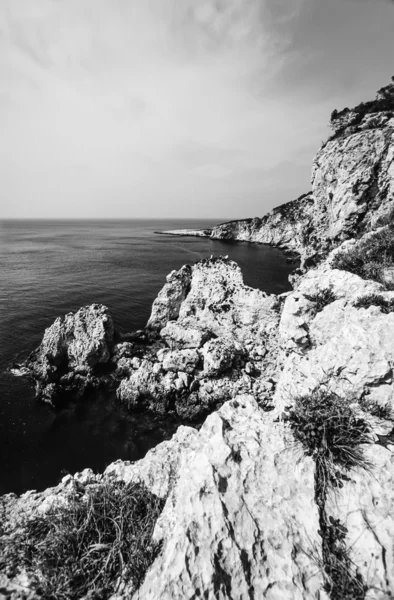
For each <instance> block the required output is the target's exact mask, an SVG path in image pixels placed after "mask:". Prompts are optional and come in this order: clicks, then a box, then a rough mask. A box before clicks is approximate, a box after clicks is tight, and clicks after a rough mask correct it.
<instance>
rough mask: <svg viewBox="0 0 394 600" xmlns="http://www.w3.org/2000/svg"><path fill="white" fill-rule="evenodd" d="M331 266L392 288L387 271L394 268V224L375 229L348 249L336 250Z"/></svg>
mask: <svg viewBox="0 0 394 600" xmlns="http://www.w3.org/2000/svg"><path fill="white" fill-rule="evenodd" d="M331 266H332V268H333V269H341V270H343V271H350V273H354V274H356V275H359V276H360V277H362V278H363V279H372V280H373V281H377V282H378V283H381V284H382V285H384V287H385V288H386V289H387V290H393V289H394V278H393V279H391V278H390V277H388V273H389V272H390V270H391V269H394V224H390V225H389V226H387V227H385V228H384V229H381V230H379V231H376V232H375V233H373V234H371V235H370V236H369V237H368V238H366V239H364V240H361V241H360V242H358V243H357V244H356V245H355V246H354V247H352V248H350V249H349V250H342V251H339V252H337V253H336V254H335V256H334V257H333V259H332V261H331ZM393 273H394V270H393Z"/></svg>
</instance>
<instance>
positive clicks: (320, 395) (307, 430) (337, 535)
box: [287, 388, 370, 600]
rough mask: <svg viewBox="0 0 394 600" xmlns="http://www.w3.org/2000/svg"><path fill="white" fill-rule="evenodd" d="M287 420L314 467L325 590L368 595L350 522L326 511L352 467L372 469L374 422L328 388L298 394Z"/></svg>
mask: <svg viewBox="0 0 394 600" xmlns="http://www.w3.org/2000/svg"><path fill="white" fill-rule="evenodd" d="M287 420H288V421H289V422H290V427H291V429H292V431H293V434H294V436H295V438H296V439H297V440H298V441H299V442H301V444H302V446H303V448H304V452H305V454H306V455H307V456H311V457H312V458H313V459H314V461H315V465H316V469H315V502H316V505H317V507H318V513H319V525H320V530H319V535H320V536H321V538H322V558H321V560H320V559H319V563H318V564H319V567H320V568H321V569H322V572H323V576H324V580H325V583H324V590H325V591H326V592H327V593H328V594H329V595H330V598H331V600H343V599H344V598H349V599H352V600H364V599H365V596H366V593H367V589H368V588H367V586H366V585H365V583H364V581H363V578H362V577H361V575H360V574H359V573H358V572H357V569H356V568H355V566H354V564H353V562H352V560H351V557H350V551H349V549H348V548H347V546H346V534H347V528H346V527H345V525H344V524H343V523H341V522H340V521H339V519H336V518H334V517H333V516H331V515H327V512H326V503H327V494H328V490H329V489H330V488H333V487H339V488H342V487H343V482H344V481H347V480H349V479H350V478H349V476H348V474H347V473H348V472H349V471H350V470H351V469H353V468H355V467H359V468H363V469H369V468H370V465H369V463H368V462H367V461H366V459H365V458H364V455H363V452H362V448H361V447H360V446H361V444H365V443H369V442H370V439H369V433H370V427H369V425H368V424H367V422H366V421H365V420H364V419H363V418H361V417H359V416H357V415H356V414H355V413H354V411H353V410H352V408H351V401H350V400H347V399H344V398H340V397H339V396H338V395H337V394H335V393H333V392H330V391H328V390H326V389H324V388H316V389H315V390H313V391H312V393H311V394H309V395H305V396H299V397H298V398H296V399H295V404H294V406H293V407H291V409H290V412H289V413H288V416H287Z"/></svg>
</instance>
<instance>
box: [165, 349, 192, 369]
mask: <svg viewBox="0 0 394 600" xmlns="http://www.w3.org/2000/svg"><path fill="white" fill-rule="evenodd" d="M199 360H200V355H199V353H198V352H197V350H173V351H172V352H168V354H166V355H165V357H164V359H163V369H164V370H165V371H174V372H178V371H183V372H184V373H193V371H194V370H195V369H196V367H197V365H198V363H199Z"/></svg>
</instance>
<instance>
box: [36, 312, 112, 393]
mask: <svg viewBox="0 0 394 600" xmlns="http://www.w3.org/2000/svg"><path fill="white" fill-rule="evenodd" d="M114 341H115V330H114V324H113V321H112V318H111V316H110V314H109V312H108V309H107V307H106V306H103V305H101V304H92V305H91V306H85V307H83V308H81V309H79V310H78V311H77V312H76V313H75V314H74V313H68V314H67V315H65V317H59V318H57V319H56V321H55V322H54V323H53V325H51V326H50V327H48V329H46V330H45V333H44V337H43V340H42V342H41V344H40V346H39V347H38V348H37V349H36V350H34V352H32V353H31V355H30V356H29V358H28V360H27V361H26V367H27V368H28V369H29V371H30V373H31V375H32V376H33V378H34V379H35V380H36V382H37V394H38V395H39V396H42V397H43V398H44V399H45V400H46V401H49V402H50V401H51V398H53V401H55V397H57V396H61V395H62V394H63V393H65V392H66V393H68V392H72V393H74V394H75V395H77V396H81V395H83V393H84V392H85V389H86V387H88V386H89V385H91V384H92V385H94V384H96V383H97V381H96V379H95V373H94V371H95V369H97V367H99V366H100V365H105V364H107V363H108V362H109V360H110V356H111V350H112V348H113V345H114ZM76 373H78V377H76V376H75V374H76ZM66 376H67V377H66ZM49 384H51V385H50V387H48V386H49ZM44 390H45V392H44ZM55 392H56V393H55Z"/></svg>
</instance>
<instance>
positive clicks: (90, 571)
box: [0, 480, 164, 600]
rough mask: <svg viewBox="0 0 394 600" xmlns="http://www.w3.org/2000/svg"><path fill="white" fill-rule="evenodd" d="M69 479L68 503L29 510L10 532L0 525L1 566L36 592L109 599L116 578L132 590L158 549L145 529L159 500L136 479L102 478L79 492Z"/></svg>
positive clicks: (62, 599) (70, 599) (72, 599)
mask: <svg viewBox="0 0 394 600" xmlns="http://www.w3.org/2000/svg"><path fill="white" fill-rule="evenodd" d="M72 482H73V491H72V493H71V495H70V496H69V497H68V499H67V502H66V503H65V504H64V503H61V504H55V505H54V506H53V507H52V508H50V509H49V510H48V511H47V512H45V513H42V514H33V515H32V516H30V518H28V519H27V520H25V521H24V522H22V523H21V524H20V527H19V528H18V529H17V532H16V533H15V531H13V532H12V533H11V534H10V535H8V534H7V533H8V532H7V529H6V526H5V523H4V521H3V520H2V525H0V571H2V570H3V569H4V570H5V571H6V573H7V575H8V576H9V577H12V576H13V575H15V574H16V573H17V572H20V571H21V570H22V569H24V570H26V572H27V573H28V575H29V577H31V578H32V588H33V589H34V592H35V597H37V598H45V599H47V600H49V599H56V600H77V599H79V598H86V599H88V598H89V600H94V599H97V600H98V599H100V600H102V599H104V598H109V597H110V596H111V595H113V594H114V593H115V592H116V591H117V589H118V588H119V587H120V586H121V584H122V583H124V582H127V583H128V585H130V581H131V582H132V584H133V588H134V590H135V589H137V588H138V587H139V586H140V584H141V583H142V581H143V579H144V577H145V573H146V571H147V569H148V568H149V566H150V565H151V563H152V562H153V560H154V559H155V557H156V556H157V553H158V550H159V547H158V545H156V544H154V543H153V542H152V533H153V529H154V527H155V524H156V520H157V518H158V517H159V515H160V513H161V511H162V509H163V505H164V501H163V500H160V499H159V498H157V497H156V496H154V495H153V494H151V493H150V492H149V491H148V490H147V489H146V488H145V487H144V486H143V485H141V484H127V485H126V484H125V483H124V482H122V481H110V480H109V481H107V480H104V481H103V482H102V483H100V484H98V485H97V486H94V487H91V488H89V489H87V490H86V493H84V490H81V489H80V487H79V486H77V484H76V483H77V482H75V481H72Z"/></svg>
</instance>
